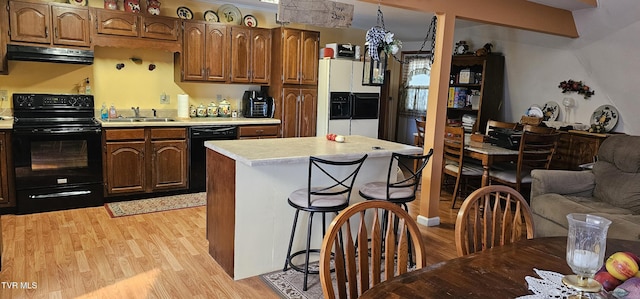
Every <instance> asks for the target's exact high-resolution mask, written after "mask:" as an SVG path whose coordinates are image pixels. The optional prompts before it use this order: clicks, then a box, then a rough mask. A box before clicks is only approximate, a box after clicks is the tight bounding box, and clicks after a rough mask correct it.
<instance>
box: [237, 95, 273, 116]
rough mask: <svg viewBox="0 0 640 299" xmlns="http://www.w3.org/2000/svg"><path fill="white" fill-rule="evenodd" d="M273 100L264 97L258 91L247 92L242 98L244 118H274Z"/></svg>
mask: <svg viewBox="0 0 640 299" xmlns="http://www.w3.org/2000/svg"><path fill="white" fill-rule="evenodd" d="M274 108H275V107H274V103H273V98H272V97H268V96H264V95H263V94H262V93H261V92H259V91H256V90H247V91H245V92H244V95H243V96H242V116H244V117H267V118H269V117H273V111H274V110H275V109H274Z"/></svg>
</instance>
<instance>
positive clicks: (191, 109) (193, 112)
mask: <svg viewBox="0 0 640 299" xmlns="http://www.w3.org/2000/svg"><path fill="white" fill-rule="evenodd" d="M196 116H198V109H196V107H195V106H193V105H189V117H196Z"/></svg>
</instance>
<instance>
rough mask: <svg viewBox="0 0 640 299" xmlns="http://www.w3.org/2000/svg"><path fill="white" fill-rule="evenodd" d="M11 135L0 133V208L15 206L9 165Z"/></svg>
mask: <svg viewBox="0 0 640 299" xmlns="http://www.w3.org/2000/svg"><path fill="white" fill-rule="evenodd" d="M10 139H11V133H10V132H4V131H0V208H4V207H14V206H15V205H16V201H15V194H14V190H13V188H10V186H13V165H11V164H10V163H11V161H12V160H13V159H11V140H10Z"/></svg>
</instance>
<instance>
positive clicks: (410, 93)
mask: <svg viewBox="0 0 640 299" xmlns="http://www.w3.org/2000/svg"><path fill="white" fill-rule="evenodd" d="M430 56H431V55H430V54H413V55H406V56H405V55H404V54H403V59H402V61H404V64H403V65H402V86H401V90H400V93H401V94H400V101H401V102H400V113H401V114H404V115H415V116H418V115H425V113H426V111H427V98H428V96H429V82H430V75H431V65H430V63H429V59H430Z"/></svg>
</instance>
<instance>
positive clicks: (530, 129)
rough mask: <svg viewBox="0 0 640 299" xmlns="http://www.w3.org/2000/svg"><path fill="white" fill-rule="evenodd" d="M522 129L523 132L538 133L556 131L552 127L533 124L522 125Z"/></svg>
mask: <svg viewBox="0 0 640 299" xmlns="http://www.w3.org/2000/svg"><path fill="white" fill-rule="evenodd" d="M522 131H525V132H533V133H538V134H551V133H554V132H555V131H556V129H554V128H549V127H540V126H533V125H524V126H523V127H522Z"/></svg>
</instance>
